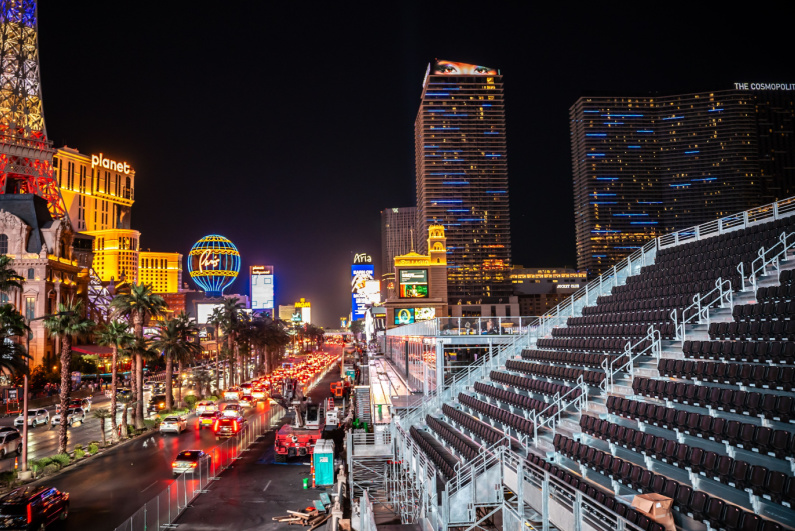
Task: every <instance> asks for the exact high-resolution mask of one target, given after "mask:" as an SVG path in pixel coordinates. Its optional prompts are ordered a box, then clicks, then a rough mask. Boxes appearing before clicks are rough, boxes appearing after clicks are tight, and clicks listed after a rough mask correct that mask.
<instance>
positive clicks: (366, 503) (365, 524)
mask: <svg viewBox="0 0 795 531" xmlns="http://www.w3.org/2000/svg"><path fill="white" fill-rule="evenodd" d="M359 521H360V525H359V530H360V531H377V530H376V526H375V514H374V513H373V503H372V502H371V501H370V496H369V495H368V494H367V491H364V492H363V493H362V497H361V498H359Z"/></svg>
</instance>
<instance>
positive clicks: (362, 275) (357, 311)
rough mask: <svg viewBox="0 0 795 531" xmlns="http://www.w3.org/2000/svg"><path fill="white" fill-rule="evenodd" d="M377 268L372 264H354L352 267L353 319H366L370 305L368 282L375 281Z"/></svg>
mask: <svg viewBox="0 0 795 531" xmlns="http://www.w3.org/2000/svg"><path fill="white" fill-rule="evenodd" d="M374 278H375V267H374V266H373V265H372V264H353V265H352V266H351V316H352V317H351V319H352V320H353V321H358V320H359V319H364V314H365V313H366V310H367V304H368V303H369V295H368V292H367V281H368V280H374Z"/></svg>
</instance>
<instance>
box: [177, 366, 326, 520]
mask: <svg viewBox="0 0 795 531" xmlns="http://www.w3.org/2000/svg"><path fill="white" fill-rule="evenodd" d="M339 378H340V375H339V372H338V371H335V370H332V371H331V372H330V373H329V374H327V375H326V376H325V377H324V378H323V379H322V380H321V381H320V383H319V384H318V385H317V386H316V387H315V389H314V390H312V391H311V392H310V393H309V395H310V396H311V397H312V401H313V402H314V403H319V402H320V400H322V399H325V398H328V397H329V396H330V395H331V393H330V390H329V384H330V383H331V382H333V381H339ZM291 420H292V419H291V417H285V418H284V419H282V421H281V422H279V426H281V425H282V424H284V423H285V422H289V421H291ZM276 431H278V427H277V428H276V429H274V430H271V431H270V432H268V433H267V434H266V435H265V437H261V438H260V439H259V440H257V442H256V443H255V444H254V445H252V447H251V451H249V452H247V453H246V454H245V455H244V456H243V459H241V460H239V461H236V462H235V465H234V466H233V467H231V468H230V469H229V470H227V471H225V472H224V474H223V475H222V476H221V479H220V480H219V481H215V482H213V483H212V485H211V486H210V487H209V489H208V492H207V493H206V494H202V495H200V496H199V497H198V498H196V499H195V500H194V501H193V504H192V505H191V506H190V507H188V509H187V510H186V511H185V512H184V513H183V514H182V515H180V517H179V519H177V520H176V522H175V523H176V524H178V526H179V527H178V528H179V529H181V530H182V529H186V530H194V531H202V530H229V531H243V530H254V529H257V530H262V529H284V528H286V527H287V526H286V524H281V523H278V522H275V521H273V520H272V518H273V517H274V516H284V515H286V514H287V512H286V511H287V510H292V511H300V510H303V509H305V508H306V507H308V506H311V505H312V501H313V500H316V499H319V494H320V492H326V493H329V492H330V490H331V489H330V488H329V489H307V490H304V489H303V480H304V478H306V477H309V476H310V467H309V466H308V465H309V458H308V457H307V458H303V459H292V460H290V462H289V463H288V464H281V463H279V464H277V463H274V462H273V454H274V452H273V444H274V439H275V436H276V435H275V434H276ZM296 529H302V528H301V527H300V526H299V527H298V528H296Z"/></svg>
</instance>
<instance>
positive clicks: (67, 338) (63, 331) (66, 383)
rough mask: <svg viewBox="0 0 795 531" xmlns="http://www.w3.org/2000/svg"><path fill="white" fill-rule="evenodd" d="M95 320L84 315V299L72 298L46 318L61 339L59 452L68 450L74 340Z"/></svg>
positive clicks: (92, 325)
mask: <svg viewBox="0 0 795 531" xmlns="http://www.w3.org/2000/svg"><path fill="white" fill-rule="evenodd" d="M94 326H95V325H94V322H93V321H90V320H88V319H86V318H85V317H84V308H83V301H82V300H81V299H71V300H68V301H67V302H66V303H61V304H59V305H58V313H57V314H55V315H51V316H50V317H47V318H46V319H45V320H44V327H45V328H46V329H47V330H48V331H49V332H50V335H52V336H54V337H56V338H58V339H60V340H61V427H60V432H59V435H58V453H59V454H62V453H65V452H66V443H67V434H66V425H67V417H68V415H67V414H66V412H67V411H68V409H69V397H70V396H71V395H72V382H71V375H72V371H71V367H72V340H73V339H75V338H77V337H81V336H85V335H87V334H89V333H90V332H91V330H92V329H93V328H94Z"/></svg>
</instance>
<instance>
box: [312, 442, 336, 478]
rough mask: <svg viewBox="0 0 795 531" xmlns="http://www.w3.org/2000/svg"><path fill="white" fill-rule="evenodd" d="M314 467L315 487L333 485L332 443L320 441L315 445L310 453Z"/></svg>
mask: <svg viewBox="0 0 795 531" xmlns="http://www.w3.org/2000/svg"><path fill="white" fill-rule="evenodd" d="M312 460H313V463H314V465H315V485H316V486H318V487H321V486H330V485H333V484H334V441H332V440H330V439H321V440H319V441H317V444H315V450H314V452H312Z"/></svg>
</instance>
